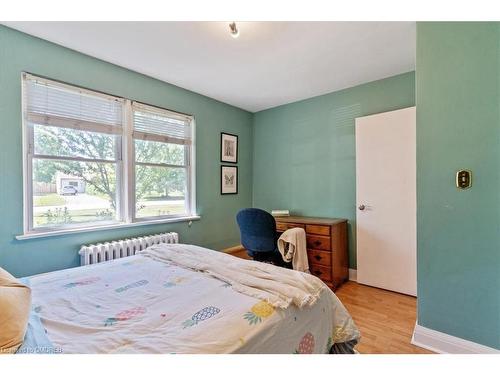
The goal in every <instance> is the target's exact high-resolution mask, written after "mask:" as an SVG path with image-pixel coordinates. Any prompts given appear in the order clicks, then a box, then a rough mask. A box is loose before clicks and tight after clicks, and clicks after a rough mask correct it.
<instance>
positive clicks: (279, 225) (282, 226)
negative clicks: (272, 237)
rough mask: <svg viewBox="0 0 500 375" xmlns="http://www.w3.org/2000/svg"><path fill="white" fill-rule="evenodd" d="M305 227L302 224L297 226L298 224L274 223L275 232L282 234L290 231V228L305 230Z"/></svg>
mask: <svg viewBox="0 0 500 375" xmlns="http://www.w3.org/2000/svg"><path fill="white" fill-rule="evenodd" d="M305 227H306V226H305V225H304V224H299V223H280V222H276V230H277V231H279V232H284V231H286V230H287V229H291V228H303V229H305Z"/></svg>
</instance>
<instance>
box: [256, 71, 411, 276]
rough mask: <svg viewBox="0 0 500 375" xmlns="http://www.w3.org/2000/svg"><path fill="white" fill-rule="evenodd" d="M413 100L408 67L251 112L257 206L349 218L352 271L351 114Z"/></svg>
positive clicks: (353, 189)
mask: <svg viewBox="0 0 500 375" xmlns="http://www.w3.org/2000/svg"><path fill="white" fill-rule="evenodd" d="M413 105H415V74H414V72H409V73H405V74H401V75H398V76H395V77H390V78H386V79H383V80H379V81H374V82H370V83H367V84H363V85H360V86H356V87H353V88H349V89H346V90H342V91H337V92H333V93H331V94H327V95H322V96H318V97H315V98H311V99H307V100H303V101H300V102H296V103H292V104H287V105H283V106H280V107H276V108H272V109H269V110H266V111H262V112H258V113H256V114H255V117H254V160H253V167H254V175H253V204H254V207H260V208H264V209H267V210H270V209H289V210H291V211H292V212H293V213H294V214H301V215H309V216H325V217H342V218H347V219H348V220H349V223H350V224H349V266H350V267H351V268H356V247H355V242H356V240H355V225H356V210H355V207H356V202H355V199H356V165H355V163H356V160H355V139H354V119H355V118H356V117H359V116H366V115H371V114H373V113H379V112H386V111H391V110H395V109H400V108H405V107H411V106H413Z"/></svg>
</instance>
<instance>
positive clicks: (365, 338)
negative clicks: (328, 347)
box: [335, 281, 432, 354]
mask: <svg viewBox="0 0 500 375" xmlns="http://www.w3.org/2000/svg"><path fill="white" fill-rule="evenodd" d="M335 294H336V295H337V297H339V299H340V300H341V301H342V303H343V304H344V306H345V307H346V308H347V310H348V311H349V313H350V314H351V315H352V317H353V319H354V322H355V323H356V325H357V327H358V329H359V330H360V331H361V336H362V338H361V342H360V343H359V344H358V345H357V347H356V349H357V350H358V351H359V352H360V353H363V354H369V353H372V354H375V353H379V354H381V353H383V354H429V353H432V352H430V351H429V350H426V349H422V348H420V347H418V346H415V345H412V344H411V343H410V341H411V336H412V333H413V328H414V327H415V320H416V314H417V299H416V298H414V297H410V296H407V295H404V294H399V293H395V292H390V291H387V290H383V289H378V288H372V287H369V286H366V285H361V284H358V283H355V282H353V281H348V282H347V283H345V284H343V285H342V286H341V287H340V288H339V289H337V291H336V292H335Z"/></svg>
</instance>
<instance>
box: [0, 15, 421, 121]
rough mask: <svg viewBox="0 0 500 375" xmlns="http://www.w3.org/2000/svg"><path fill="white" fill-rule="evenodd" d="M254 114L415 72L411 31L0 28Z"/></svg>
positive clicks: (374, 27) (324, 25)
mask: <svg viewBox="0 0 500 375" xmlns="http://www.w3.org/2000/svg"><path fill="white" fill-rule="evenodd" d="M4 24H5V25H7V26H9V27H12V28H14V29H18V30H20V31H23V32H26V33H28V34H32V35H35V36H38V37H40V38H43V39H46V40H49V41H51V42H54V43H57V44H60V45H63V46H65V47H69V48H72V49H74V50H76V51H80V52H83V53H85V54H88V55H90V56H94V57H97V58H99V59H102V60H105V61H108V62H111V63H114V64H117V65H120V66H123V67H125V68H128V69H131V70H134V71H137V72H140V73H143V74H146V75H148V76H151V77H154V78H157V79H160V80H162V81H165V82H168V83H172V84H174V85H177V86H180V87H183V88H185V89H188V90H192V91H194V92H197V93H200V94H203V95H206V96H209V97H211V98H214V99H217V100H220V101H222V102H225V103H228V104H232V105H234V106H236V107H239V108H243V109H246V110H248V111H251V112H257V111H260V110H263V109H267V108H271V107H275V106H278V105H282V104H286V103H291V102H295V101H298V100H302V99H306V98H310V97H313V96H317V95H321V94H325V93H328V92H332V91H336V90H340V89H343V88H347V87H352V86H355V85H358V84H361V83H365V82H369V81H373V80H377V79H381V78H385V77H389V76H392V75H396V74H399V73H404V72H408V71H411V70H414V69H415V43H416V42H415V23H414V22H237V27H238V28H239V30H240V36H239V37H238V38H236V39H235V38H232V37H231V35H230V33H229V26H228V24H229V23H228V22H5V23H4Z"/></svg>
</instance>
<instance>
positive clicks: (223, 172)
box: [220, 165, 238, 194]
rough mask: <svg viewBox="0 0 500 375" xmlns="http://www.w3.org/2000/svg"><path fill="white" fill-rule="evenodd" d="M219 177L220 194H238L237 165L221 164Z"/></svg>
mask: <svg viewBox="0 0 500 375" xmlns="http://www.w3.org/2000/svg"><path fill="white" fill-rule="evenodd" d="M220 178H221V182H220V193H221V194H238V167H235V166H230V165H221V166H220Z"/></svg>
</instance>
